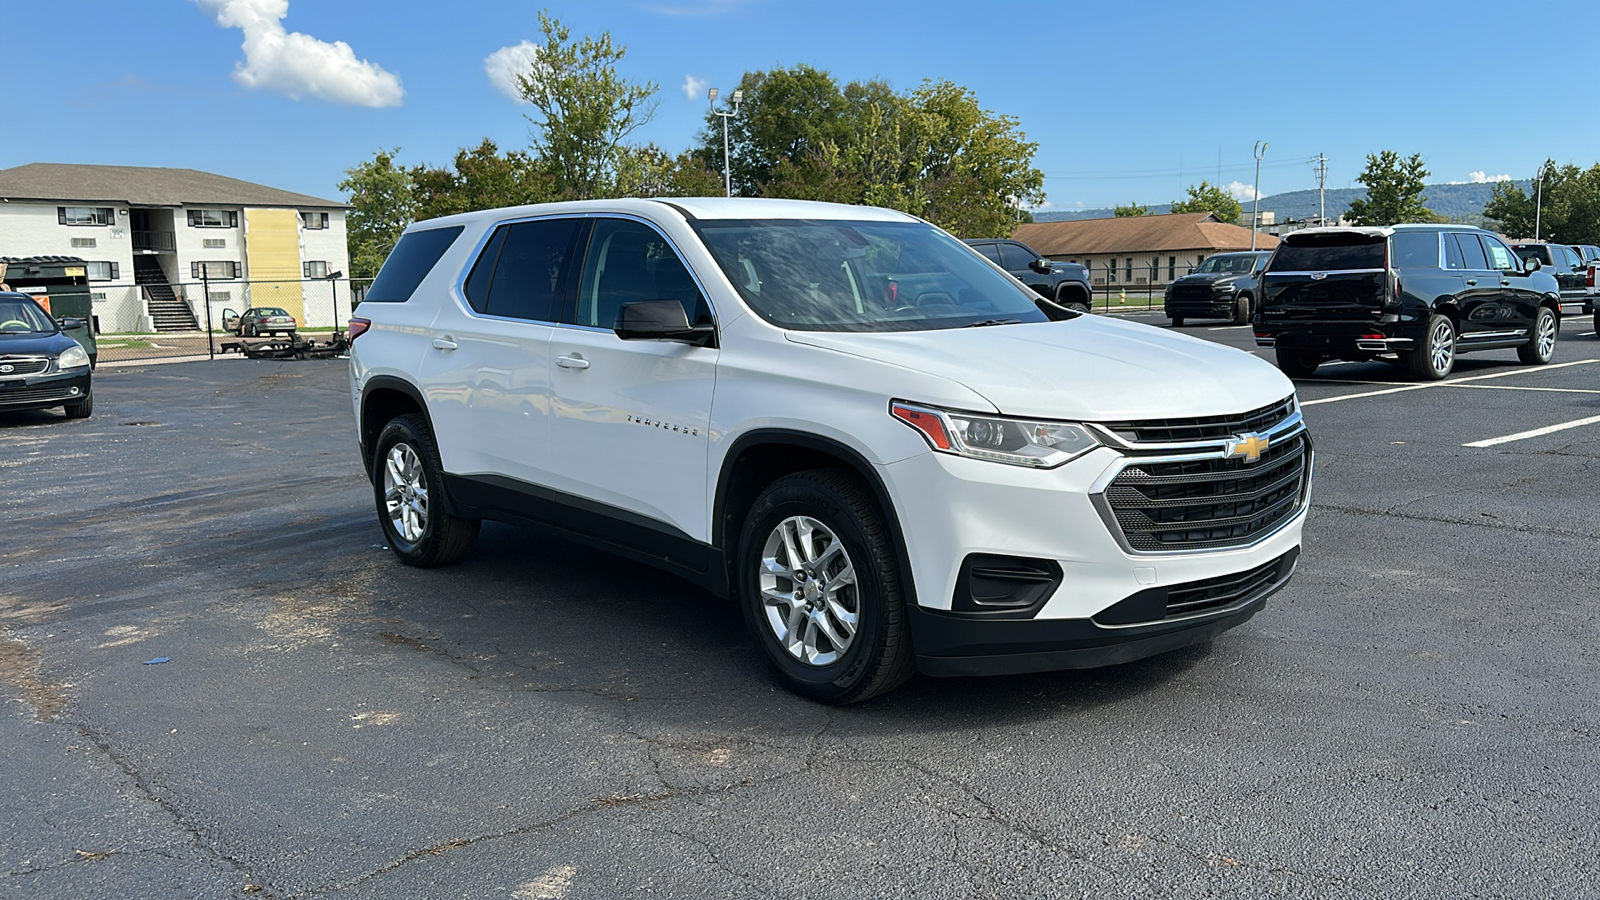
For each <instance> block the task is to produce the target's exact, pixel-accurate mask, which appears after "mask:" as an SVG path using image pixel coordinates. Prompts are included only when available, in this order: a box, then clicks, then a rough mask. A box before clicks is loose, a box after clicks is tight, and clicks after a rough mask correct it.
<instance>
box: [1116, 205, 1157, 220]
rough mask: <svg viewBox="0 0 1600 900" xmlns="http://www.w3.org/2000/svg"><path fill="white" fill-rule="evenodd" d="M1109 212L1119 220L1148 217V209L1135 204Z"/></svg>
mask: <svg viewBox="0 0 1600 900" xmlns="http://www.w3.org/2000/svg"><path fill="white" fill-rule="evenodd" d="M1111 212H1112V213H1113V214H1114V215H1116V217H1117V218H1119V219H1130V218H1133V217H1135V216H1148V215H1150V207H1148V206H1140V205H1139V204H1137V203H1129V204H1128V205H1127V206H1118V207H1116V208H1115V209H1113V210H1112V211H1111Z"/></svg>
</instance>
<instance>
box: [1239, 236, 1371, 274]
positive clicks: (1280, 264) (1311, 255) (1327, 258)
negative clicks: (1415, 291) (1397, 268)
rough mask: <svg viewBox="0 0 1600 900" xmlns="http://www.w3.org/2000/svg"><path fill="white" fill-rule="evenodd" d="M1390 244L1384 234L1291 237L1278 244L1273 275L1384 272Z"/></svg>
mask: <svg viewBox="0 0 1600 900" xmlns="http://www.w3.org/2000/svg"><path fill="white" fill-rule="evenodd" d="M1386 244H1387V241H1386V240H1385V239H1384V237H1383V235H1381V234H1370V233H1367V232H1361V231H1329V232H1320V233H1314V234H1313V233H1300V234H1291V235H1289V236H1288V237H1287V238H1285V239H1284V242H1283V243H1282V244H1279V245H1278V252H1277V253H1276V254H1275V255H1274V256H1273V257H1272V265H1271V266H1270V267H1268V271H1271V272H1332V271H1338V270H1350V269H1355V270H1370V269H1382V268H1384V265H1385V263H1386V259H1385V256H1384V248H1385V245H1386Z"/></svg>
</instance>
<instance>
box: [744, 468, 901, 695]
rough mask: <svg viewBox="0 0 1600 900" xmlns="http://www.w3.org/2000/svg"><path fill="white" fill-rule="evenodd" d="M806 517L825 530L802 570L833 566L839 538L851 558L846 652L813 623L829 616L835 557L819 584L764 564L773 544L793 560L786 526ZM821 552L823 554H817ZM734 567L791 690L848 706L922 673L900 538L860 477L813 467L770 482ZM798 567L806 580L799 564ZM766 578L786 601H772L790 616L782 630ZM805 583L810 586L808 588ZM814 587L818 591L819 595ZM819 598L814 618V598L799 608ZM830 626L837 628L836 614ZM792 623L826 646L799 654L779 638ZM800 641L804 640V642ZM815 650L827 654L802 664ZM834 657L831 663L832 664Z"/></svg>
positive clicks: (760, 640) (756, 628)
mask: <svg viewBox="0 0 1600 900" xmlns="http://www.w3.org/2000/svg"><path fill="white" fill-rule="evenodd" d="M800 519H804V520H808V521H809V522H810V523H815V524H818V525H820V526H821V530H820V532H817V531H813V532H811V533H812V535H813V543H812V546H811V547H810V548H808V549H805V550H801V551H799V552H800V555H801V557H802V560H804V561H803V562H802V563H801V565H802V566H810V565H811V564H812V563H816V562H821V561H826V560H828V559H829V558H830V555H831V554H832V552H833V550H832V547H833V543H835V542H837V543H838V544H839V545H840V546H841V548H842V551H843V555H844V556H845V557H846V558H845V559H844V561H843V562H844V563H845V564H848V565H849V566H850V567H851V568H852V569H853V571H854V579H853V580H852V581H851V582H849V583H848V588H849V590H848V592H845V589H844V588H840V589H839V590H840V591H841V594H840V595H839V596H840V597H841V599H840V602H839V603H838V604H836V606H838V607H839V608H841V609H844V610H845V611H847V612H849V611H850V610H849V609H848V607H849V604H850V602H852V601H853V602H854V605H855V609H854V611H853V612H854V614H855V617H856V625H855V632H854V633H853V635H851V636H849V640H848V642H847V646H845V647H844V649H843V652H839V650H838V647H837V645H836V644H834V643H833V642H832V641H831V640H829V638H828V634H827V633H826V632H825V631H822V630H821V628H820V627H817V626H816V625H815V621H816V620H817V619H822V618H827V617H826V615H825V605H824V604H822V602H821V601H822V598H823V597H824V596H827V595H828V588H827V586H826V584H825V582H826V580H827V574H828V572H827V570H828V568H829V566H830V565H835V564H839V563H838V560H837V558H836V557H835V558H834V562H833V563H826V562H824V564H823V565H822V566H821V568H820V569H819V570H818V571H819V572H820V573H821V577H819V578H813V577H812V576H811V574H809V573H810V571H811V570H809V569H807V573H808V574H806V575H803V576H801V577H793V576H791V575H779V574H774V573H772V572H771V571H770V570H766V569H765V568H764V567H763V564H762V560H763V559H764V558H765V556H766V553H767V552H768V550H767V547H768V544H769V542H773V541H777V542H778V544H777V547H778V549H775V550H774V551H772V552H773V553H774V558H775V559H776V558H777V555H778V554H779V553H782V554H783V555H784V556H785V557H786V559H785V560H784V562H785V563H792V562H793V561H791V560H788V559H787V556H788V554H787V552H786V551H784V550H783V549H782V548H783V547H784V546H786V545H788V542H785V541H783V540H782V536H783V531H782V530H781V529H782V528H783V527H784V526H785V525H786V524H787V523H790V522H792V521H796V520H800ZM793 545H796V546H797V544H793ZM819 549H820V550H822V551H823V552H820V553H818V552H817V551H818V550H819ZM808 553H809V554H811V555H810V556H809V557H808V556H807V554H808ZM735 565H736V566H737V575H736V586H737V592H738V597H739V606H740V608H741V609H742V610H743V612H744V618H745V624H746V625H747V626H748V627H749V629H750V634H751V637H752V638H754V639H755V642H756V644H757V645H759V646H760V647H761V652H762V655H763V657H765V659H766V661H767V665H768V666H770V667H771V668H772V671H773V672H774V673H775V674H776V675H777V676H778V679H779V680H780V681H781V682H783V685H784V687H786V688H788V689H789V690H791V691H793V692H795V693H796V694H799V695H801V696H803V697H809V698H810V699H812V700H816V701H818V702H821V703H828V704H833V705H844V704H847V703H858V702H860V701H862V700H866V699H868V698H870V697H874V696H877V695H878V694H882V693H884V692H886V691H889V690H891V689H893V688H895V687H897V686H898V685H900V684H901V683H903V682H904V681H905V680H906V679H908V678H910V677H911V676H912V674H914V673H915V672H916V657H915V655H914V654H913V653H912V650H911V635H910V630H909V627H908V625H907V622H906V611H905V596H904V592H903V591H902V589H901V586H900V567H899V565H898V560H897V559H896V556H895V551H894V542H893V540H892V538H891V537H890V534H889V527H888V525H887V524H886V522H885V520H884V516H883V512H882V511H881V510H880V509H879V508H878V504H877V502H876V501H875V500H874V499H873V497H872V494H871V492H869V491H868V490H867V488H866V487H865V486H864V485H863V484H862V483H861V481H860V480H859V479H858V478H856V477H855V476H854V475H853V474H851V473H849V472H846V471H844V470H841V469H811V470H809V471H805V472H797V473H795V474H793V475H787V476H784V477H783V478H780V479H778V480H777V481H774V482H773V483H772V484H770V485H768V486H767V488H766V490H764V491H762V492H761V495H760V496H758V497H757V498H756V500H755V503H754V504H752V505H751V507H750V512H749V514H748V515H747V516H746V517H745V522H744V527H743V528H742V529H741V531H740V536H739V550H738V554H737V557H736V561H735ZM790 570H791V572H794V573H796V574H797V575H798V574H799V569H798V568H796V567H794V566H793V565H790ZM764 576H765V577H768V578H771V579H772V582H773V586H772V591H773V595H774V596H775V597H779V598H783V599H781V600H779V601H778V603H788V606H787V609H786V610H785V609H782V608H780V607H779V605H778V603H773V604H772V605H771V610H770V612H771V614H772V615H774V616H777V617H778V618H779V619H783V618H784V617H785V616H787V621H786V622H782V623H777V624H775V623H774V622H773V621H772V620H771V619H769V618H768V615H769V604H768V603H767V602H766V600H765V599H764V596H763V593H762V590H763V589H762V579H763V577H764ZM803 584H806V585H807V586H806V587H804V588H803V587H802V585H803ZM813 586H815V587H818V588H819V589H818V590H817V591H816V592H815V593H813V592H812V590H811V587H813ZM813 597H814V598H816V601H817V602H818V604H819V605H818V607H817V609H816V611H815V615H812V614H811V612H810V605H809V602H808V603H807V604H806V605H805V607H804V608H802V604H801V602H800V601H801V599H802V598H813ZM789 598H792V599H793V602H792V603H790V602H789ZM829 621H830V622H832V623H833V625H834V627H835V630H837V627H838V623H837V618H836V617H834V618H831V619H829ZM785 625H786V626H788V627H789V628H790V629H791V631H790V634H791V635H793V634H795V633H797V632H801V626H812V627H810V628H809V629H808V630H807V631H805V632H804V633H802V634H800V635H799V636H800V637H801V638H802V639H803V638H805V637H807V636H809V637H810V638H811V639H813V640H815V641H816V642H817V644H818V645H825V646H819V647H807V646H797V647H796V650H795V651H794V652H793V653H791V651H790V650H788V649H786V647H785V645H784V643H782V642H781V640H780V636H779V633H778V629H779V628H780V627H783V626H785ZM798 643H800V644H803V643H804V640H800V641H799V642H798ZM812 649H821V650H823V651H826V652H823V653H818V655H817V657H816V660H815V661H808V660H805V659H802V658H801V656H802V655H803V654H805V653H807V652H808V651H809V650H812ZM829 655H831V656H832V657H833V658H831V659H828V658H825V657H827V656H829Z"/></svg>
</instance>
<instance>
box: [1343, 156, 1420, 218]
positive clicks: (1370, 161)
mask: <svg viewBox="0 0 1600 900" xmlns="http://www.w3.org/2000/svg"><path fill="white" fill-rule="evenodd" d="M1428 174H1429V173H1428V168H1427V166H1425V165H1423V162H1422V154H1420V153H1413V154H1411V156H1410V158H1408V159H1401V158H1400V154H1398V153H1396V152H1394V151H1393V150H1384V151H1381V152H1379V153H1377V154H1371V153H1369V154H1367V168H1366V170H1365V171H1363V172H1362V173H1361V174H1360V175H1358V176H1356V180H1357V181H1359V182H1361V183H1362V184H1364V185H1366V186H1367V196H1366V199H1364V200H1353V201H1351V203H1350V212H1349V217H1350V220H1351V221H1353V222H1355V224H1357V225H1396V224H1399V223H1401V222H1438V221H1443V220H1441V219H1440V217H1439V216H1437V215H1435V214H1434V212H1433V210H1431V209H1429V208H1428V207H1427V206H1426V205H1424V204H1425V203H1426V201H1427V199H1428V198H1427V196H1426V195H1424V194H1423V193H1422V192H1423V190H1424V188H1425V186H1426V184H1425V179H1426V178H1427V177H1428Z"/></svg>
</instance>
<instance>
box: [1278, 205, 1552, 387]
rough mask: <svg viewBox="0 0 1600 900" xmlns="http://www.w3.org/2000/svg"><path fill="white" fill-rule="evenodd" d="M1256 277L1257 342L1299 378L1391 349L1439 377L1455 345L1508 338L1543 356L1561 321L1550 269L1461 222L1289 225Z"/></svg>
mask: <svg viewBox="0 0 1600 900" xmlns="http://www.w3.org/2000/svg"><path fill="white" fill-rule="evenodd" d="M1261 285H1262V306H1261V314H1260V316H1259V317H1258V318H1257V322H1256V344H1257V345H1258V346H1262V347H1275V348H1276V349H1277V357H1278V367H1279V368H1280V369H1282V370H1283V371H1284V373H1285V374H1287V375H1289V376H1291V377H1295V378H1303V377H1305V376H1308V375H1310V374H1312V373H1313V372H1315V371H1316V369H1317V366H1318V365H1320V364H1321V363H1322V362H1323V361H1324V360H1328V359H1345V360H1356V361H1364V360H1370V359H1377V358H1380V357H1384V356H1386V355H1388V354H1394V355H1395V356H1396V357H1397V358H1398V360H1399V361H1400V362H1401V363H1403V364H1404V365H1405V366H1406V367H1407V368H1408V369H1410V370H1411V372H1412V374H1414V375H1416V376H1417V377H1418V378H1423V379H1428V380H1437V379H1440V378H1444V377H1445V376H1447V375H1449V374H1450V372H1451V370H1452V369H1453V368H1454V367H1455V361H1456V356H1457V355H1458V354H1461V353H1468V352H1473V351H1478V350H1494V349H1501V348H1515V349H1516V351H1517V355H1518V357H1520V358H1521V359H1522V361H1523V362H1525V363H1528V364H1530V365H1543V364H1545V363H1547V362H1549V361H1550V359H1551V357H1552V356H1554V355H1555V350H1556V338H1557V336H1558V335H1559V333H1560V327H1561V324H1560V323H1561V315H1560V310H1559V305H1560V302H1561V292H1560V287H1559V286H1558V285H1557V283H1556V279H1555V276H1553V275H1551V274H1550V273H1549V272H1546V271H1543V270H1542V269H1541V264H1540V263H1539V261H1538V260H1537V259H1536V258H1535V259H1530V260H1529V261H1527V262H1524V261H1523V259H1522V258H1521V257H1519V256H1518V255H1517V254H1516V252H1515V251H1513V250H1512V249H1511V248H1510V247H1509V246H1507V245H1506V243H1505V242H1504V241H1502V240H1501V239H1500V238H1499V237H1498V236H1496V235H1494V234H1491V233H1489V232H1487V231H1484V230H1483V229H1481V228H1471V227H1468V226H1463V225H1394V226H1390V227H1387V228H1308V229H1306V230H1305V231H1296V232H1292V233H1290V234H1288V235H1285V236H1284V238H1283V241H1282V243H1280V244H1279V245H1278V249H1277V250H1276V251H1274V253H1273V256H1272V261H1271V262H1270V263H1268V265H1267V270H1266V272H1265V273H1264V274H1263V275H1262V276H1261Z"/></svg>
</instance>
